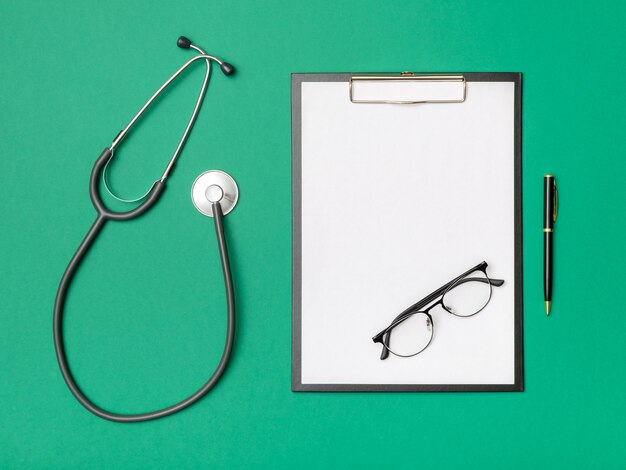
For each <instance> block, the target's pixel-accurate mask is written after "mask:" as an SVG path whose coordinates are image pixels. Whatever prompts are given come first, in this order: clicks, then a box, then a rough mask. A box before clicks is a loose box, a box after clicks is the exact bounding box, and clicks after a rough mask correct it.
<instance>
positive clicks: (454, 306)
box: [372, 261, 504, 360]
mask: <svg viewBox="0 0 626 470" xmlns="http://www.w3.org/2000/svg"><path fill="white" fill-rule="evenodd" d="M502 284H504V281H503V280H502V279H490V278H489V276H487V263H486V262H485V261H483V262H482V263H480V264H478V265H477V266H474V267H473V268H472V269H470V270H468V271H466V272H464V273H463V274H461V275H460V276H458V277H456V278H455V279H453V280H452V281H450V282H448V283H447V284H445V285H443V286H441V287H440V288H439V289H437V290H436V291H434V292H432V293H430V294H429V295H427V296H426V297H424V298H423V299H422V300H420V301H419V302H417V303H414V304H413V305H411V306H410V307H409V308H407V309H406V310H404V311H403V312H402V313H401V314H400V315H398V316H397V317H396V318H395V319H394V320H393V321H392V322H391V324H390V325H389V326H388V327H387V328H385V329H384V330H383V331H381V332H380V333H378V334H377V335H376V336H374V337H373V338H372V340H373V341H374V342H375V343H381V344H382V345H383V346H384V348H383V351H382V354H381V355H380V359H381V360H384V359H387V357H389V353H392V354H394V355H396V356H400V357H411V356H415V355H416V354H419V353H421V352H422V351H423V350H424V349H426V348H427V347H428V345H429V344H430V343H431V341H432V339H433V333H434V324H433V318H432V317H431V315H430V311H431V310H432V309H433V308H435V307H436V306H437V305H441V307H442V308H443V309H444V310H445V311H446V312H448V313H451V314H452V315H456V316H457V317H471V316H473V315H476V314H477V313H478V312H480V311H481V310H483V309H484V308H485V307H486V306H487V304H488V303H489V301H490V300H491V290H492V287H493V286H495V287H500V286H501V285H502ZM433 302H434V303H433ZM430 304H432V305H430ZM427 305H430V306H429V307H428V308H425V307H426V306H427ZM392 332H393V343H392V341H391V336H392V334H391V333H392Z"/></svg>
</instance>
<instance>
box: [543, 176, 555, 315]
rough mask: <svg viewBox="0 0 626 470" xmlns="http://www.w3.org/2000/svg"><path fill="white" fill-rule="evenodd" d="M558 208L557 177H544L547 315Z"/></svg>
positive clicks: (544, 272) (545, 294) (544, 257)
mask: <svg viewBox="0 0 626 470" xmlns="http://www.w3.org/2000/svg"><path fill="white" fill-rule="evenodd" d="M557 208H558V193H557V189H556V179H555V178H554V176H552V175H545V176H544V177H543V293H544V297H545V300H546V315H550V303H551V302H552V278H553V263H552V254H553V249H552V239H553V238H554V222H556V212H557Z"/></svg>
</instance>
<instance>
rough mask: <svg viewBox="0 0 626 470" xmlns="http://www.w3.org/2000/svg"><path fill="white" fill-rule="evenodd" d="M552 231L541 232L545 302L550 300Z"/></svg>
mask: <svg viewBox="0 0 626 470" xmlns="http://www.w3.org/2000/svg"><path fill="white" fill-rule="evenodd" d="M553 237H554V234H553V233H552V232H544V234H543V269H544V273H543V293H544V297H545V300H546V302H550V301H551V300H552V255H553V252H552V238H553Z"/></svg>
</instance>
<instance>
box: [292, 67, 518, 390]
mask: <svg viewBox="0 0 626 470" xmlns="http://www.w3.org/2000/svg"><path fill="white" fill-rule="evenodd" d="M521 79H522V77H521V73H508V72H507V73H482V72H480V73H453V74H428V75H419V74H413V73H406V72H405V73H402V74H351V73H337V74H292V79H291V87H292V89H291V91H292V204H293V206H292V208H293V265H292V276H293V279H292V281H293V283H292V294H293V309H292V390H293V391H367V392H382V391H415V392H432V391H523V388H524V383H523V370H524V365H523V303H522V302H523V282H522V279H523V278H522V179H521V178H522V166H521V129H522V127H521V99H522V92H521V83H522V81H521ZM483 260H484V261H486V262H487V263H488V264H489V268H488V270H489V275H490V276H491V277H493V278H500V279H504V281H505V282H504V285H503V286H502V287H499V288H498V289H497V290H495V291H494V292H493V296H492V300H491V301H490V302H489V305H488V306H487V307H486V308H485V310H484V312H481V313H480V314H478V315H476V316H475V317H470V318H458V317H454V316H453V315H450V314H447V313H446V312H445V311H443V310H440V311H437V312H436V313H434V321H435V322H436V324H437V328H436V330H435V335H434V337H433V340H432V343H431V344H430V346H429V347H428V348H427V349H426V350H425V351H424V352H422V353H420V354H418V355H417V356H414V357H411V358H400V357H395V356H390V358H389V359H388V360H384V361H381V360H380V345H377V344H374V343H373V342H372V336H373V335H374V334H376V333H377V332H378V331H380V330H381V329H383V328H385V327H386V326H387V325H388V324H389V323H390V322H391V320H393V318H394V317H395V316H396V315H397V314H398V313H400V312H401V311H402V310H404V309H405V308H406V307H407V306H409V305H411V304H413V303H414V302H416V301H418V300H419V299H421V298H422V297H424V296H426V295H427V294H428V293H430V292H432V291H433V290H435V289H437V288H438V287H439V286H441V285H443V284H444V283H446V282H448V281H449V280H450V279H453V278H454V277H455V276H457V275H458V274H460V273H462V272H464V271H466V270H467V269H469V268H470V267H472V266H474V265H476V264H477V263H480V262H481V261H483Z"/></svg>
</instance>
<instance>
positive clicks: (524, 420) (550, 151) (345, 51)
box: [0, 0, 626, 469]
mask: <svg viewBox="0 0 626 470" xmlns="http://www.w3.org/2000/svg"><path fill="white" fill-rule="evenodd" d="M625 20H626V6H625V4H623V3H619V2H600V3H597V2H596V3H594V4H589V3H587V2H578V1H575V2H568V3H564V2H556V1H547V2H516V3H510V2H495V1H485V2H452V1H389V2H375V1H369V0H368V1H361V2H354V1H353V2H344V1H338V2H329V1H325V2H322V1H307V2H299V1H292V2H288V1H277V0H268V1H264V2H234V1H225V0H220V1H212V2H202V1H196V0H190V1H189V2H185V3H182V4H181V3H175V2H164V1H161V0H155V1H154V2H149V3H148V2H133V1H118V0H112V1H109V2H63V1H61V2H44V1H37V2H32V1H24V2H7V1H5V2H3V5H2V7H1V12H0V31H2V41H0V59H1V63H0V110H1V123H2V125H1V126H0V200H1V201H2V202H1V206H0V207H1V210H2V230H0V275H1V280H2V282H1V283H0V285H1V290H0V295H1V298H2V309H1V315H0V319H1V322H2V323H1V325H0V371H1V372H0V373H1V377H2V383H1V385H2V386H1V387H0V401H1V402H2V405H3V406H2V411H0V467H1V468H7V469H12V468H20V469H21V468H90V469H97V468H203V467H204V468H270V467H271V468H288V467H296V466H297V467H302V468H360V467H366V468H367V467H376V468H390V467H400V468H489V467H492V468H528V467H534V468H623V466H624V462H625V461H626V452H625V450H624V440H625V439H626V430H625V425H624V416H625V415H626V398H624V397H625V395H624V388H625V386H626V366H625V363H624V358H625V357H626V333H625V332H626V314H625V313H626V308H625V307H624V305H626V295H625V293H624V292H625V291H626V289H625V288H624V281H625V280H626V279H625V276H624V274H623V272H624V268H623V261H624V259H625V255H626V253H625V251H626V250H625V248H624V235H623V231H624V229H625V228H626V224H625V223H624V218H623V214H624V210H623V207H624V203H626V192H625V190H624V172H625V171H626V163H625V162H626V158H625V154H626V144H625V142H624V139H623V134H624V129H625V128H626V113H625V112H624V110H625V109H626V93H625V92H624V87H623V77H624V72H626V61H624V59H623V56H624V52H623V49H624V47H623V45H624V41H625V37H626V36H625V33H624V27H623V25H624V23H625ZM181 34H184V35H188V36H189V37H190V38H191V39H192V40H194V41H196V42H197V43H198V44H199V45H200V46H201V47H203V48H205V49H206V50H207V51H208V52H209V53H211V54H215V55H217V56H218V57H220V58H223V59H224V60H226V61H228V62H231V63H232V64H233V65H235V67H237V73H236V75H234V76H233V77H224V76H223V75H222V74H221V72H220V71H219V69H217V68H216V69H215V70H214V74H213V79H212V81H211V84H210V86H209V90H208V94H207V98H206V101H205V104H204V107H203V109H202V110H201V113H200V116H199V119H198V121H197V124H196V126H195V128H194V130H193V132H192V133H191V136H190V138H189V141H188V143H187V145H186V147H185V149H184V151H183V154H182V156H181V158H180V160H179V163H178V165H177V166H176V168H175V170H174V172H173V174H172V176H171V178H170V179H169V180H168V187H167V189H166V191H165V193H164V195H163V198H162V199H161V201H159V203H158V204H157V205H156V206H155V208H154V209H153V210H152V211H150V212H149V213H148V214H147V215H145V216H144V217H142V218H140V219H138V220H135V221H132V222H127V223H124V224H121V223H109V224H108V225H107V226H106V227H105V228H104V230H103V233H102V234H101V237H100V238H99V240H98V241H97V242H96V244H95V245H94V248H93V251H92V252H91V253H90V254H89V256H88V257H87V259H86V260H85V262H84V263H83V265H82V267H81V269H80V271H79V273H78V274H77V276H76V279H75V281H74V283H73V286H72V289H71V291H70V294H69V296H68V301H67V308H66V322H65V331H66V339H67V351H68V355H69V359H70V363H71V365H72V367H73V370H74V372H75V375H76V378H77V380H78V381H79V383H80V384H81V386H83V388H84V390H85V392H86V393H87V394H88V395H89V396H90V397H91V398H92V399H93V400H94V401H95V402H96V403H98V404H99V405H101V406H103V407H105V408H107V409H111V410H112V411H117V412H140V411H149V410H151V409H154V408H157V407H163V406H167V405H169V404H171V403H173V402H176V401H178V400H180V399H181V398H183V397H185V396H187V395H188V394H189V393H191V392H192V391H194V390H195V389H196V388H198V387H199V386H200V385H201V384H202V383H203V382H204V381H205V380H206V378H207V377H208V376H209V375H210V374H211V373H212V371H213V369H214V367H215V366H216V364H217V362H218V360H219V356H220V354H221V350H222V347H223V341H224V332H225V301H224V293H223V284H222V280H221V272H220V267H219V258H218V253H217V244H216V241H215V234H214V229H213V226H212V221H211V220H210V219H207V218H205V217H202V216H201V215H199V214H198V213H197V212H196V210H195V208H194V207H193V205H192V203H191V199H190V188H191V184H192V182H193V181H194V179H195V178H196V177H197V176H198V175H199V174H200V173H201V172H203V171H205V170H208V169H220V170H223V171H226V172H228V173H230V174H231V175H232V176H233V177H234V178H235V179H236V180H237V183H238V185H239V188H240V191H241V194H240V202H239V205H238V206H237V208H236V209H235V211H234V212H233V213H232V214H230V215H228V216H227V218H226V219H225V223H226V226H227V236H228V242H229V246H230V248H231V252H232V260H231V261H232V265H233V271H234V278H235V287H236V294H237V304H238V305H237V306H238V324H237V337H236V349H235V352H234V355H233V359H232V362H231V364H230V366H229V369H228V370H227V372H226V374H225V376H224V378H223V379H222V381H221V382H220V383H219V384H218V386H217V387H216V388H215V389H214V390H213V391H212V392H211V393H210V394H209V395H208V396H207V397H205V399H203V400H202V401H201V402H200V403H198V404H196V405H195V406H193V407H192V408H189V409H187V410H185V411H183V412H182V413H179V414H177V415H175V416H172V417H169V418H166V419H163V420H158V421H153V422H147V423H140V424H135V425H123V424H117V423H110V422H107V421H104V420H101V419H99V418H96V417H95V416H93V415H91V414H90V413H88V412H87V411H86V410H85V409H84V408H83V407H82V406H80V405H79V404H78V402H76V400H75V399H74V398H73V397H72V395H71V394H70V392H69V390H68V389H67V387H66V386H65V383H64V382H63V380H62V378H61V375H60V373H59V370H58V365H57V362H56V358H55V354H54V347H53V343H52V308H53V303H54V297H55V294H56V289H57V286H58V282H59V280H60V278H61V275H62V273H63V270H64V269H65V267H66V265H67V263H68V261H69V259H70V257H71V256H72V254H73V252H74V250H75V249H76V247H77V246H78V244H79V243H80V241H81V239H82V237H83V236H84V234H85V233H86V231H87V230H88V228H89V226H90V224H91V223H92V222H93V220H94V219H95V210H94V209H93V207H92V205H91V202H90V200H89V196H88V179H89V173H90V171H91V167H92V165H93V163H94V161H95V159H96V158H97V157H98V155H100V153H101V152H102V150H103V149H104V148H105V147H106V146H108V145H110V143H111V141H112V140H113V138H114V137H115V136H116V135H117V133H118V132H119V130H121V128H122V127H123V126H125V125H126V123H127V122H128V121H129V120H130V119H131V118H132V117H133V115H134V114H135V113H136V112H137V110H138V109H139V108H140V107H141V106H142V105H143V103H144V102H145V101H146V100H147V99H148V98H149V96H150V95H151V94H152V93H153V91H154V90H156V88H157V87H158V86H160V85H161V83H162V82H163V81H164V80H165V79H166V78H167V77H169V75H170V74H171V73H173V72H174V70H176V68H177V67H179V66H180V65H181V64H182V63H183V62H184V61H185V60H187V59H189V58H190V57H191V56H192V54H191V52H189V51H184V50H181V49H178V48H177V47H176V44H175V43H176V38H177V37H178V36H179V35H181ZM202 70H203V67H202V65H201V64H198V65H197V66H196V67H193V68H192V69H191V70H190V71H189V72H187V73H185V75H184V77H183V78H182V79H181V80H180V81H179V82H176V84H175V85H174V86H173V87H172V89H171V91H170V92H168V93H167V95H166V96H164V97H163V99H161V100H159V102H158V103H157V105H156V106H155V107H154V109H153V110H152V111H151V112H150V113H149V114H148V115H147V116H146V119H144V120H143V122H142V123H140V125H139V127H137V129H136V132H134V133H132V134H131V135H130V136H129V138H128V140H127V141H126V142H125V143H124V144H123V145H122V147H121V149H120V151H119V152H118V153H117V154H116V158H115V160H114V163H113V164H112V166H111V180H112V185H113V187H114V189H115V190H117V191H118V192H119V193H120V194H121V195H123V196H128V197H136V196H137V195H139V194H141V193H143V192H144V191H145V190H147V189H148V187H149V186H150V185H151V184H152V182H153V181H154V180H156V179H158V178H159V177H160V176H161V174H162V173H163V170H164V168H165V165H166V162H167V161H168V160H169V158H170V156H171V154H172V152H173V151H174V148H175V146H176V142H177V140H178V138H179V136H180V134H181V132H182V129H183V128H184V126H185V124H186V120H187V119H188V116H189V114H190V112H191V109H192V106H193V102H194V100H195V97H196V94H197V91H198V87H199V85H200V83H201V80H202ZM403 70H414V71H521V72H522V73H523V153H522V160H523V206H524V316H525V318H524V336H525V391H524V392H523V393H425V394H412V393H396V394H384V393H372V394H367V393H298V394H296V393H292V392H291V115H290V103H291V101H290V74H291V73H292V72H346V71H403ZM544 173H553V174H554V175H555V176H556V177H557V181H558V186H559V196H560V201H559V216H558V220H557V223H556V227H555V251H556V254H555V284H554V296H553V312H552V314H551V316H550V317H549V318H546V315H545V307H544V302H543V272H542V258H543V242H542V233H543V232H542V204H543V194H542V187H543V186H542V183H543V174H544ZM111 207H114V208H119V206H118V205H115V204H111Z"/></svg>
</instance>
